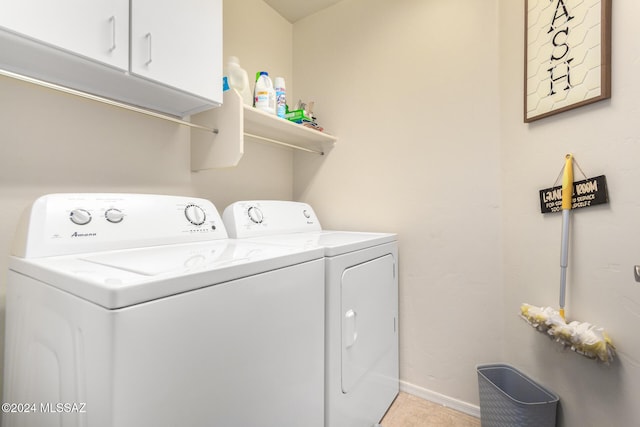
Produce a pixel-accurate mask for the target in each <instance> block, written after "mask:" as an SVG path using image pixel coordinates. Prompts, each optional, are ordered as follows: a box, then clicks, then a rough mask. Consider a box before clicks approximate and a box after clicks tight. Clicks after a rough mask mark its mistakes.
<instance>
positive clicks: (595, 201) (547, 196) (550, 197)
mask: <svg viewBox="0 0 640 427" xmlns="http://www.w3.org/2000/svg"><path fill="white" fill-rule="evenodd" d="M605 203H609V194H608V192H607V178H606V177H605V176H604V175H600V176H596V177H595V178H587V179H585V180H583V181H576V182H574V183H573V198H572V202H571V209H579V208H588V207H591V206H596V205H602V204H605ZM561 210H562V186H558V187H552V188H545V189H543V190H540V211H541V213H543V214H545V213H552V212H560V211H561Z"/></svg>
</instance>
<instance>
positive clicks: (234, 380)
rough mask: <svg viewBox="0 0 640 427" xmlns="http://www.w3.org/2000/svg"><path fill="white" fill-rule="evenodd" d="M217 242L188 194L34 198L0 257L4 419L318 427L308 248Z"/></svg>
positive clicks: (318, 258) (313, 259) (320, 345)
mask: <svg viewBox="0 0 640 427" xmlns="http://www.w3.org/2000/svg"><path fill="white" fill-rule="evenodd" d="M227 237H228V236H227V233H226V231H225V227H224V224H223V222H222V220H221V218H220V216H219V214H218V212H217V211H216V209H215V207H214V206H213V204H212V203H210V202H209V201H206V200H203V199H195V198H191V197H175V196H153V195H132V194H56V195H48V196H44V197H42V198H40V199H38V200H37V201H36V202H35V203H34V204H33V206H32V209H31V211H30V213H29V214H28V215H27V216H26V217H25V221H24V223H23V227H22V230H21V231H20V232H19V233H18V239H17V242H18V244H17V246H16V249H15V252H14V256H12V257H11V258H10V261H9V272H8V282H7V296H6V307H7V312H6V344H5V367H4V398H3V402H6V403H9V404H10V405H11V406H6V405H5V406H3V412H4V414H3V415H4V417H3V420H2V421H3V425H4V426H5V427H17V426H38V427H40V426H53V425H55V426H63V427H69V426H83V427H157V426H180V427H203V426H234V427H255V426H270V427H283V426H314V427H321V426H323V414H324V408H323V390H324V376H323V368H324V365H323V363H324V362H323V350H324V282H323V280H322V274H323V271H324V261H323V253H322V250H320V249H314V248H308V249H304V250H300V249H297V248H291V247H284V246H282V247H276V246H271V247H269V246H267V245H261V244H257V243H255V242H248V241H247V242H242V241H235V240H230V239H228V238H227ZM5 409H6V410H5Z"/></svg>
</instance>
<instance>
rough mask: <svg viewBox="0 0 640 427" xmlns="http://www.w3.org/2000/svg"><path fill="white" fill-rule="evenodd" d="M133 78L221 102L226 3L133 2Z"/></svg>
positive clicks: (190, 0) (198, 0) (211, 0)
mask: <svg viewBox="0 0 640 427" xmlns="http://www.w3.org/2000/svg"><path fill="white" fill-rule="evenodd" d="M131 72H132V73H133V74H135V75H138V76H141V77H144V78H146V79H149V80H153V81H156V82H160V83H162V84H165V85H168V86H171V87H174V88H176V89H179V90H182V91H185V92H188V93H191V94H195V95H198V96H201V97H203V98H205V99H208V100H212V101H215V102H222V0H183V1H179V2H178V1H162V2H158V1H157V0H131Z"/></svg>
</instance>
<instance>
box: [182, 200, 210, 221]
mask: <svg viewBox="0 0 640 427" xmlns="http://www.w3.org/2000/svg"><path fill="white" fill-rule="evenodd" d="M184 216H186V217H187V219H188V220H189V222H190V223H191V224H193V225H202V224H204V221H205V220H206V219H207V215H206V214H205V213H204V209H202V208H201V207H200V206H198V205H193V204H191V205H188V206H187V207H186V208H185V209H184Z"/></svg>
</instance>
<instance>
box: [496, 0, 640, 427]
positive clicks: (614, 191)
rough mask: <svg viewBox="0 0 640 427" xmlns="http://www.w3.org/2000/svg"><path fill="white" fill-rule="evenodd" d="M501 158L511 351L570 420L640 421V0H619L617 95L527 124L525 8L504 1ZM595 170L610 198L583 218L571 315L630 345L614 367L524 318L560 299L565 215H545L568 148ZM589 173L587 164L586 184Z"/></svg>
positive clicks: (576, 224) (621, 347) (573, 246)
mask: <svg viewBox="0 0 640 427" xmlns="http://www.w3.org/2000/svg"><path fill="white" fill-rule="evenodd" d="M499 3H500V12H501V19H500V29H501V37H500V40H501V43H500V48H501V62H500V72H501V73H500V77H501V79H500V81H501V85H500V94H501V110H500V111H501V118H502V126H501V136H500V140H501V154H502V169H503V175H502V177H503V185H502V188H503V194H504V197H503V200H504V208H503V217H504V221H503V234H504V242H505V245H504V248H503V252H504V255H505V256H504V266H505V275H504V281H505V291H506V292H505V325H506V331H505V336H504V338H505V358H506V359H507V360H509V361H511V362H512V363H514V364H516V365H517V366H519V367H521V368H522V369H523V370H524V371H525V372H528V373H530V374H531V375H532V376H533V377H534V378H536V379H538V380H539V381H540V382H541V383H543V384H545V385H547V386H548V387H549V388H551V389H552V390H554V391H555V392H556V393H558V394H559V395H560V399H561V408H562V409H561V411H560V419H561V421H562V422H561V424H559V425H562V426H570V427H578V426H606V425H610V426H632V425H633V426H635V425H638V423H639V422H640V421H639V420H640V406H638V403H637V397H638V396H639V395H640V382H639V381H638V380H639V379H640V339H639V338H638V333H637V330H638V326H639V325H640V285H639V284H638V283H636V282H635V281H634V278H633V266H634V265H635V264H640V251H639V250H638V242H639V241H640V223H639V218H640V204H639V203H638V194H639V193H638V182H640V167H638V159H639V158H640V144H639V142H640V121H639V120H638V112H639V111H640V97H639V96H638V95H639V94H640V80H639V79H638V75H639V74H640V63H639V62H638V58H639V57H640V32H639V31H638V26H637V17H638V16H640V4H639V3H638V2H637V1H635V0H616V1H614V2H613V35H612V40H613V46H612V52H613V63H612V88H613V91H612V97H611V99H610V100H606V101H601V102H598V103H597V104H593V105H590V106H586V107H582V108H580V109H577V110H573V111H570V112H566V113H562V114H560V115H557V116H554V117H550V118H547V119H543V120H541V121H539V122H534V123H531V124H529V125H526V124H523V123H522V95H521V94H522V91H523V80H522V77H521V76H522V74H523V64H522V46H523V43H524V40H523V29H522V28H523V27H522V22H523V10H522V5H521V4H520V2H513V1H511V0H501V1H500V2H499ZM568 152H573V153H574V155H575V157H576V159H577V161H578V162H579V164H580V166H581V167H582V169H583V170H584V172H585V174H586V175H587V176H588V177H594V176H598V175H602V174H604V175H606V177H607V183H608V187H609V200H610V201H609V204H608V205H602V206H596V207H591V208H588V209H580V210H576V211H574V212H573V213H572V228H571V238H570V248H569V269H568V283H567V292H568V293H567V301H566V304H567V316H568V318H569V319H576V320H581V321H587V322H591V323H595V324H598V325H601V326H604V327H605V328H606V329H607V331H608V332H609V334H610V335H611V337H612V338H613V340H614V343H615V344H616V345H617V347H618V360H617V361H615V362H614V363H613V364H612V365H611V366H605V365H598V364H597V363H596V362H593V361H590V360H588V359H586V358H583V357H581V356H578V355H576V354H575V353H573V352H571V351H563V350H562V349H560V348H558V345H557V344H555V343H553V342H552V341H550V340H548V339H546V338H545V337H544V336H542V335H541V334H538V333H536V332H535V331H533V329H531V328H530V327H529V326H528V325H526V324H525V323H524V322H523V321H521V320H519V319H518V318H517V316H516V314H517V309H518V307H519V305H520V303H522V302H529V303H531V304H537V305H550V306H556V305H557V304H558V288H559V281H560V267H559V261H560V260H559V254H560V230H561V218H560V216H558V215H542V214H540V210H539V205H538V202H537V199H536V195H537V192H538V190H539V189H541V188H547V187H550V186H551V185H552V184H553V182H554V180H555V179H556V176H557V175H558V173H559V171H560V169H561V167H562V164H563V158H564V155H565V153H568ZM578 178H580V172H579V171H576V179H578Z"/></svg>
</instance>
